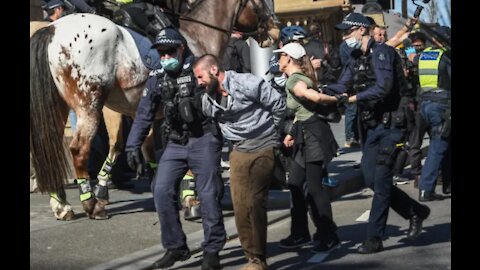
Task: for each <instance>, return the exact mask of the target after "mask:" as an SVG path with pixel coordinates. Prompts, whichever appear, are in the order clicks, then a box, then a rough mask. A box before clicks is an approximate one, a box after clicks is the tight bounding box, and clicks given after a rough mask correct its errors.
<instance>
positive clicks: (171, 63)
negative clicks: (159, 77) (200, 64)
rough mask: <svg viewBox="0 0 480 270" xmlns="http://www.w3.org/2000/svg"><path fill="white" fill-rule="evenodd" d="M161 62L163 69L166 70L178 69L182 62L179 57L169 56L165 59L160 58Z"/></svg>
mask: <svg viewBox="0 0 480 270" xmlns="http://www.w3.org/2000/svg"><path fill="white" fill-rule="evenodd" d="M160 64H161V65H162V67H163V69H165V70H166V71H177V70H178V68H179V67H180V62H179V61H178V59H177V58H168V59H164V60H160Z"/></svg>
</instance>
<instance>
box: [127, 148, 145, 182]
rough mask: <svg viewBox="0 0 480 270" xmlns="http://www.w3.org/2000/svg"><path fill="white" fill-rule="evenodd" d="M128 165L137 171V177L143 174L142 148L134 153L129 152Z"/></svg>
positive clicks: (133, 151)
mask: <svg viewBox="0 0 480 270" xmlns="http://www.w3.org/2000/svg"><path fill="white" fill-rule="evenodd" d="M127 163H128V166H129V167H130V168H131V169H132V170H136V171H137V177H138V176H140V175H141V174H142V172H143V161H142V153H141V151H140V148H137V149H135V150H132V151H127Z"/></svg>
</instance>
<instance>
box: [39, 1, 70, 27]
mask: <svg viewBox="0 0 480 270" xmlns="http://www.w3.org/2000/svg"><path fill="white" fill-rule="evenodd" d="M42 8H43V9H44V10H45V11H46V12H47V16H46V17H45V20H46V21H49V22H53V21H56V20H58V19H60V18H61V17H62V16H63V15H64V12H65V4H64V3H63V1H61V0H52V1H50V2H48V3H46V4H45V5H43V6H42Z"/></svg>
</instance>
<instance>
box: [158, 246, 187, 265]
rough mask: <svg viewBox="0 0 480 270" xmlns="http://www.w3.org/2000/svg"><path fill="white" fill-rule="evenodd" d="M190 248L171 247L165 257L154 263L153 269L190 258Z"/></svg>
mask: <svg viewBox="0 0 480 270" xmlns="http://www.w3.org/2000/svg"><path fill="white" fill-rule="evenodd" d="M190 256H191V254H190V250H189V249H188V248H177V249H169V250H167V252H166V253H165V255H163V257H162V258H161V259H160V260H158V261H156V262H154V263H153V264H152V268H153V269H164V268H167V267H170V266H172V265H173V264H174V263H176V262H180V261H185V260H188V259H189V258H190Z"/></svg>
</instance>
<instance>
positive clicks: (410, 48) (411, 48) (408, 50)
mask: <svg viewBox="0 0 480 270" xmlns="http://www.w3.org/2000/svg"><path fill="white" fill-rule="evenodd" d="M412 53H413V54H415V53H417V52H416V51H415V48H414V47H408V48H406V49H405V54H406V55H407V57H409V56H410V55H411V54H412Z"/></svg>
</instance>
